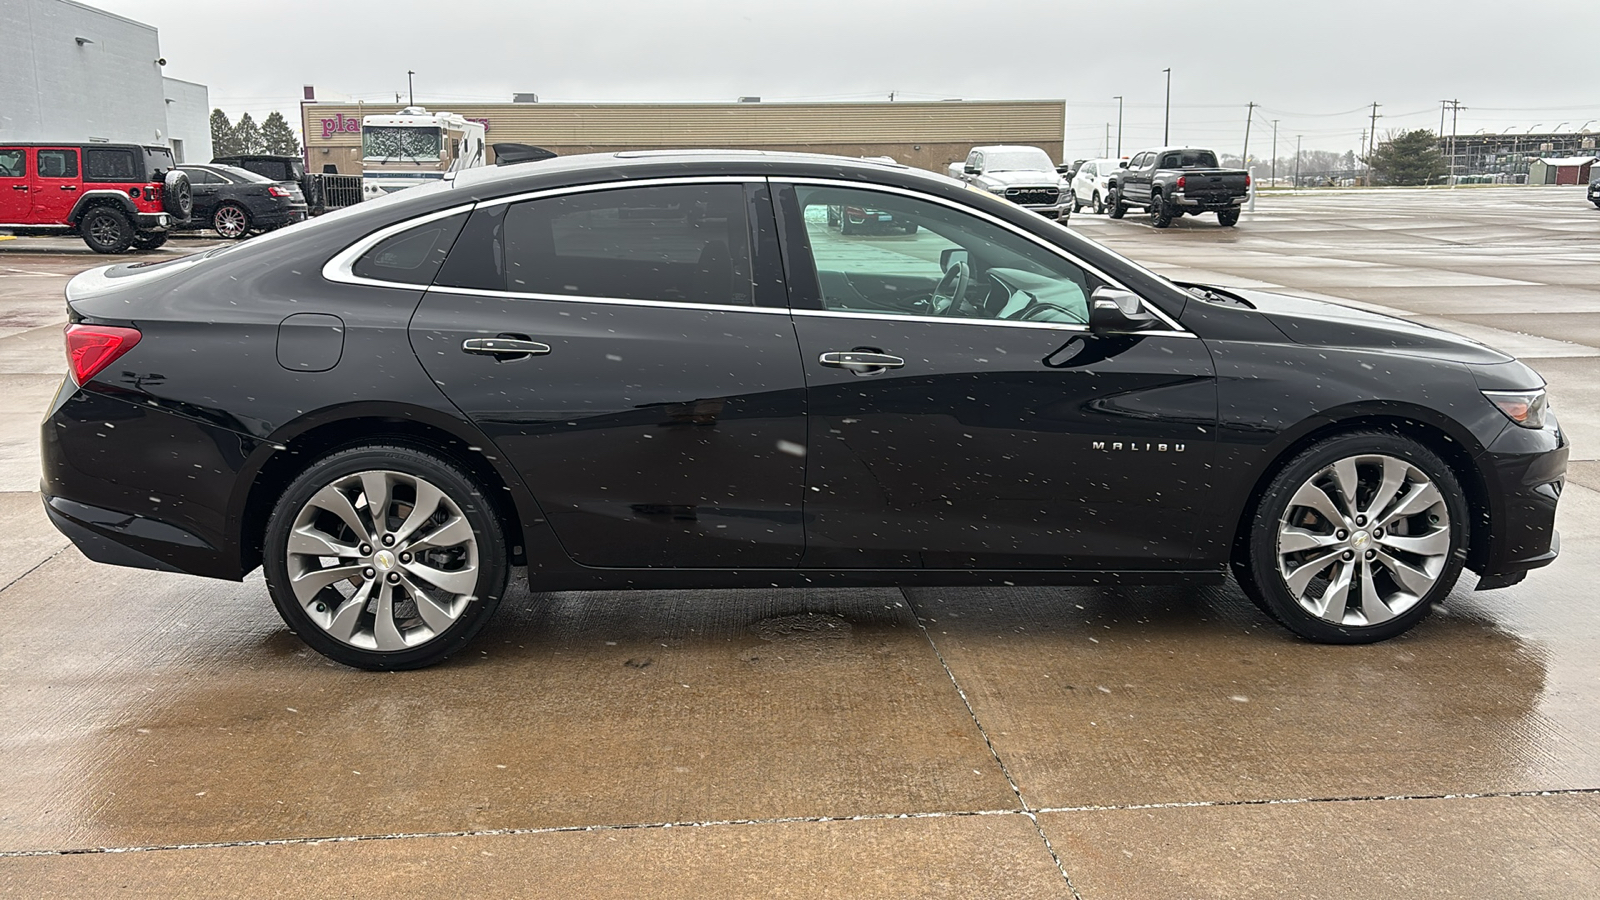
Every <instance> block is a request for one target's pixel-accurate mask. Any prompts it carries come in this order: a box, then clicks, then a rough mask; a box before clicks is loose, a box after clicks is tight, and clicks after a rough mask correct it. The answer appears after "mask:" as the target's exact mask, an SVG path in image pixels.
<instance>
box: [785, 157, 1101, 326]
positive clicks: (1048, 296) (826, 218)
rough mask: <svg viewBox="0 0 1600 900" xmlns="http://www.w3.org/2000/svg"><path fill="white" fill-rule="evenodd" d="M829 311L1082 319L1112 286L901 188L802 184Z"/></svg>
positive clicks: (1047, 320)
mask: <svg viewBox="0 0 1600 900" xmlns="http://www.w3.org/2000/svg"><path fill="white" fill-rule="evenodd" d="M796 197H797V200H798V205H799V208H800V210H801V214H802V216H803V218H804V222H805V233H806V239H807V243H809V244H810V248H811V258H812V261H813V263H814V264H815V266H816V272H817V284H818V286H819V290H820V293H821V299H822V305H823V308H825V309H828V310H832V311H836V312H851V313H862V314H869V315H907V316H938V317H941V318H951V319H1003V320H1011V321H1019V322H1041V323H1053V324H1073V325H1082V324H1084V323H1086V322H1088V319H1089V305H1088V299H1087V298H1088V296H1089V294H1090V293H1091V292H1092V291H1093V290H1094V289H1095V288H1096V287H1099V286H1100V285H1102V284H1103V283H1104V282H1103V281H1101V280H1100V279H1098V278H1096V277H1095V276H1093V275H1092V274H1090V273H1088V272H1087V271H1085V270H1084V269H1082V268H1080V267H1079V266H1077V265H1075V264H1074V263H1072V262H1070V261H1068V260H1066V259H1063V258H1062V257H1060V256H1058V255H1056V254H1054V253H1051V252H1050V251H1048V250H1046V249H1044V248H1042V247H1040V246H1039V245H1038V244H1035V243H1033V242H1032V241H1029V240H1027V239H1025V238H1022V237H1020V236H1018V235H1016V234H1014V233H1013V232H1011V231H1008V230H1007V229H1004V228H1001V227H1000V226H998V225H995V224H993V223H991V222H988V221H985V220H983V219H980V218H978V217H977V216H974V215H970V214H968V213H964V212H961V211H959V210H956V209H952V208H950V207H948V206H944V205H942V204H936V203H930V202H927V201H925V200H919V199H914V198H911V197H906V196H903V195H900V194H888V193H878V192H875V191H865V190H858V189H854V188H828V187H809V186H799V187H797V188H796Z"/></svg>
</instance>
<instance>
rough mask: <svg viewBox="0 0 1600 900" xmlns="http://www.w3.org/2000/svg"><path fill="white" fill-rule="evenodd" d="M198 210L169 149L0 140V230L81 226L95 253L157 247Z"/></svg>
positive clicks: (20, 231) (23, 231)
mask: <svg viewBox="0 0 1600 900" xmlns="http://www.w3.org/2000/svg"><path fill="white" fill-rule="evenodd" d="M193 209H194V197H193V195H192V194H191V192H190V188H189V177H188V176H187V175H185V174H183V173H182V172H181V171H179V170H177V169H176V168H174V167H173V161H172V151H170V150H168V149H167V148H165V147H141V146H139V145H137V144H70V143H60V144H6V143H0V229H4V230H6V231H10V232H12V233H13V234H52V233H60V232H64V231H76V232H77V233H78V234H80V235H82V236H83V241H84V243H86V244H88V245H89V247H90V249H92V250H94V251H95V252H97V253H122V252H124V251H126V250H128V249H129V248H131V247H136V248H138V249H140V250H154V249H155V248H157V247H159V246H161V245H162V244H164V243H166V242H167V234H168V232H169V231H170V230H171V228H172V226H173V225H174V224H176V223H178V222H182V221H186V220H187V219H188V218H189V213H190V211H191V210H193Z"/></svg>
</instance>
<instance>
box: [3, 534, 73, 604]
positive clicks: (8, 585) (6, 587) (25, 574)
mask: <svg viewBox="0 0 1600 900" xmlns="http://www.w3.org/2000/svg"><path fill="white" fill-rule="evenodd" d="M70 546H72V542H71V541H68V542H67V543H65V544H62V545H61V547H60V548H59V549H57V550H56V552H54V553H52V554H50V555H49V556H46V557H45V558H44V559H41V560H39V561H38V562H36V563H34V564H33V566H32V567H30V568H29V569H28V571H26V572H23V573H22V574H21V575H18V576H17V577H15V578H13V579H11V580H10V581H8V582H6V583H5V584H4V585H0V593H4V592H5V591H7V590H9V589H10V588H11V586H12V585H13V584H16V583H17V582H19V581H21V580H22V579H24V578H27V577H28V576H29V575H32V574H33V573H35V572H37V571H39V568H40V567H41V566H43V565H44V564H45V563H48V562H49V561H50V560H52V559H55V558H56V557H58V556H60V555H61V554H62V552H63V551H65V550H66V549H67V548H68V547H70Z"/></svg>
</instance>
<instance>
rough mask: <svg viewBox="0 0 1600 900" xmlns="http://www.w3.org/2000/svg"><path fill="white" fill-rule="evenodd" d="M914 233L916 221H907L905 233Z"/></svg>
mask: <svg viewBox="0 0 1600 900" xmlns="http://www.w3.org/2000/svg"><path fill="white" fill-rule="evenodd" d="M916 233H917V223H915V222H907V223H906V234H916Z"/></svg>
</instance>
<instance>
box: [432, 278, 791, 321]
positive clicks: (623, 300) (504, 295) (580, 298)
mask: <svg viewBox="0 0 1600 900" xmlns="http://www.w3.org/2000/svg"><path fill="white" fill-rule="evenodd" d="M419 286H420V285H414V284H408V285H404V287H411V288H414V287H419ZM428 293H430V294H456V295H458V296H463V297H498V298H500V299H502V300H553V301H556V302H558V303H601V304H605V305H607V306H656V307H661V308H662V309H698V310H709V311H711V312H753V313H763V314H765V315H780V316H787V315H789V313H790V310H789V309H787V308H781V309H780V308H778V307H775V306H740V305H737V304H733V303H688V302H685V301H682V300H635V299H631V298H627V297H589V296H585V295H581V294H536V293H529V292H525V291H488V290H483V289H482V288H458V287H442V286H439V285H435V286H433V287H430V288H428Z"/></svg>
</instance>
